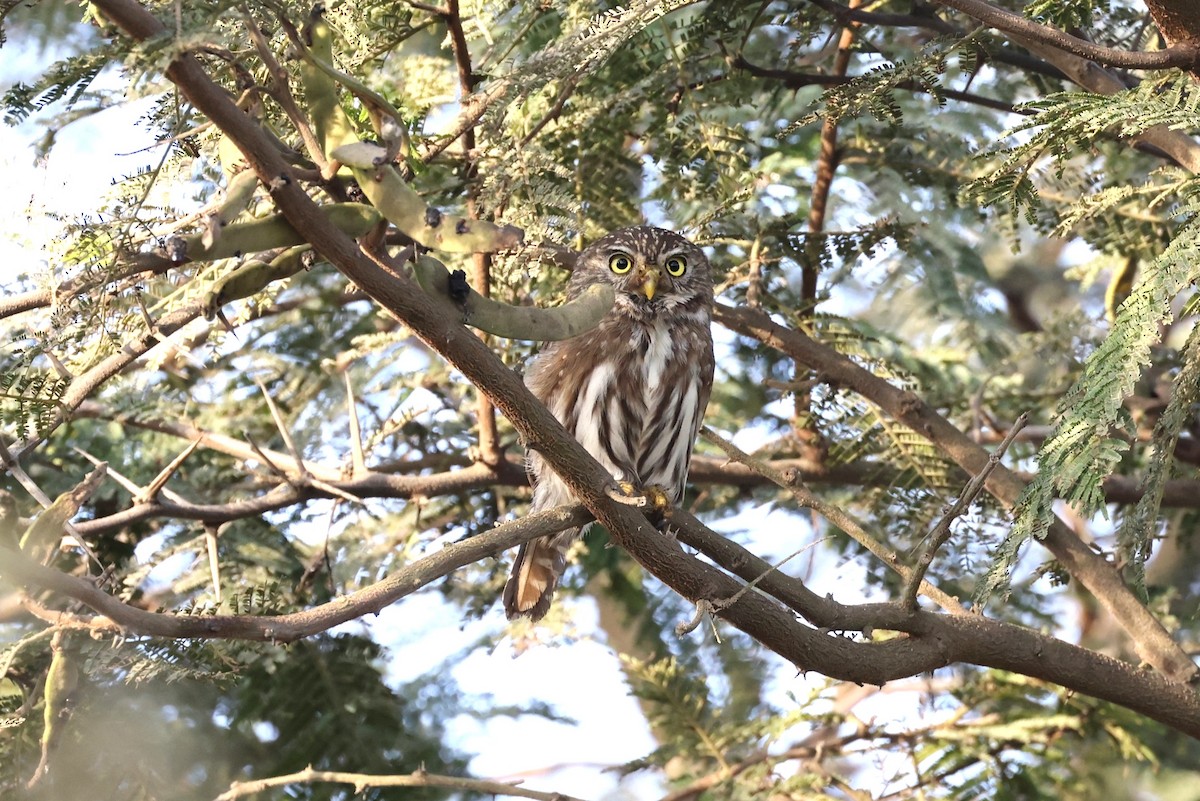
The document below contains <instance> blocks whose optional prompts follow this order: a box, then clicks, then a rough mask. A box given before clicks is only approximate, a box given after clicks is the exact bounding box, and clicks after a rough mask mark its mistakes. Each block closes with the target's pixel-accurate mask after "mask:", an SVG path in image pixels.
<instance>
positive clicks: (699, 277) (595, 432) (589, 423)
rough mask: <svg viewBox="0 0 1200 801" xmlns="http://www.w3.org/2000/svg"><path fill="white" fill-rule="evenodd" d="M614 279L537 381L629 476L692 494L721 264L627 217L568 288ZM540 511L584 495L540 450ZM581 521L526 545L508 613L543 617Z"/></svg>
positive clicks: (591, 446) (539, 365) (591, 252)
mask: <svg viewBox="0 0 1200 801" xmlns="http://www.w3.org/2000/svg"><path fill="white" fill-rule="evenodd" d="M597 283H607V284H611V285H612V286H613V288H614V289H615V290H616V298H617V299H616V303H615V304H614V305H613V308H612V310H611V311H610V312H609V313H608V314H607V315H606V316H605V317H604V319H603V320H601V321H600V324H599V325H598V326H597V327H596V328H594V329H592V330H591V331H588V332H587V333H584V334H580V335H579V336H577V337H574V338H573V339H568V340H564V341H562V342H554V343H551V344H550V345H548V346H547V347H546V348H544V349H543V350H542V352H541V353H540V354H539V355H538V357H537V358H536V359H535V360H534V362H533V364H532V365H531V366H530V368H529V371H528V373H527V374H526V377H525V383H526V384H527V385H528V386H529V389H530V390H531V391H532V392H533V394H534V395H536V396H537V397H538V398H539V399H540V400H541V401H542V402H543V403H545V404H546V407H547V408H549V409H550V411H551V412H552V413H553V414H554V416H555V417H557V418H558V420H559V421H560V422H561V423H562V424H563V426H564V427H566V429H567V431H570V432H571V433H572V434H574V435H575V438H576V439H577V440H579V442H580V443H582V444H583V446H584V447H585V448H586V449H587V450H588V452H589V453H591V454H592V456H594V457H595V458H596V460H597V461H599V462H600V464H602V465H604V467H605V468H606V469H607V470H608V472H609V473H611V474H612V476H613V478H614V479H615V480H616V481H617V482H622V483H625V484H627V485H632V487H634V488H637V489H657V490H660V491H661V493H662V494H663V495H664V496H665V499H666V500H667V501H669V502H671V503H677V502H678V501H679V500H680V498H682V497H683V486H684V483H685V482H686V481H687V472H688V463H689V460H690V458H691V453H692V445H693V444H694V443H695V440H696V434H697V432H698V431H699V430H700V422H701V420H702V419H703V417H704V409H705V406H707V405H708V396H709V392H710V391H711V390H712V379H713V344H712V332H711V329H710V320H711V317H712V302H713V288H712V274H711V269H710V267H709V264H708V259H707V258H705V256H704V252H703V251H701V250H700V248H698V247H696V246H695V245H693V244H692V243H691V242H689V241H687V240H686V239H684V238H683V237H682V236H680V235H679V234H676V233H673V232H671V231H666V230H663V229H662V228H652V227H650V226H638V227H635V228H623V229H621V230H619V231H613V232H612V233H610V234H608V235H607V236H604V237H601V238H600V239H598V240H597V241H595V242H593V243H592V244H591V245H590V246H588V247H587V248H585V249H584V250H583V251H582V252H581V253H580V254H579V257H578V259H577V260H576V264H575V270H574V273H573V274H572V275H571V280H570V282H569V283H568V284H567V297H568V299H571V298H574V297H577V296H578V295H579V294H580V293H581V292H583V291H584V290H585V289H587V288H588V287H590V286H592V285H593V284H597ZM528 466H529V474H530V477H531V479H532V481H533V504H532V506H531V508H530V511H531V512H537V511H541V510H544V509H552V508H554V507H555V506H560V505H562V504H566V503H571V502H572V500H573V499H572V495H571V492H570V490H568V489H567V486H566V485H565V484H564V483H563V481H562V479H560V478H559V477H558V476H557V475H556V474H555V473H554V471H553V470H552V469H551V468H550V467H549V465H547V464H546V463H545V461H544V460H543V459H542V458H541V456H539V455H538V454H537V453H531V454H530V455H529V459H528ZM579 531H580V530H579V529H570V530H568V531H562V532H559V533H558V534H554V535H551V536H548V537H543V538H541V539H537V540H533V541H532V542H529V543H526V544H525V545H522V546H521V549H520V551H519V552H518V553H517V559H516V562H515V563H514V564H513V570H512V576H511V578H509V580H508V584H507V585H506V586H505V588H504V609H505V612H506V613H507V614H508V617H510V618H514V617H517V616H520V615H528V616H530V617H531V618H533V619H534V620H537V619H539V618H541V617H542V616H543V615H545V614H546V610H547V609H549V608H550V600H551V598H552V597H553V595H554V588H555V586H556V585H557V584H558V581H559V578H560V577H561V576H562V572H563V569H564V568H565V566H566V552H567V548H568V547H569V546H570V545H571V543H572V542H573V541H574V540H575V538H576V537H578V536H579Z"/></svg>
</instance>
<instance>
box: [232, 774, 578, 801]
mask: <svg viewBox="0 0 1200 801" xmlns="http://www.w3.org/2000/svg"><path fill="white" fill-rule="evenodd" d="M319 783H332V784H352V785H354V794H355V795H358V794H359V793H361V792H362V791H363V790H365V789H366V788H368V787H444V788H446V789H449V790H460V791H463V792H469V793H482V794H484V795H490V796H512V797H514V798H532V799H534V801H580V799H578V798H576V797H575V796H573V795H566V794H564V793H558V792H548V793H547V792H541V791H539V790H526V789H525V788H523V787H520V786H518V785H515V784H509V783H508V782H498V781H488V780H487V779H467V778H461V777H458V776H439V775H437V774H434V773H426V772H425V771H417V772H416V773H409V774H407V775H393V776H388V775H381V774H375V773H345V772H342V771H332V770H313V769H312V767H311V766H309V767H307V768H305V769H304V770H301V771H297V772H295V773H289V774H287V775H285V776H272V777H271V778H269V779H254V780H252V781H246V782H234V783H233V784H232V785H231V786H230V788H229V789H228V790H226V791H225V792H223V793H221V794H220V795H219V796H217V797H216V798H215V799H214V800H213V801H234V799H236V798H243V797H245V796H248V795H255V794H256V793H261V792H263V791H265V790H270V789H271V788H273V787H286V786H288V785H289V784H319Z"/></svg>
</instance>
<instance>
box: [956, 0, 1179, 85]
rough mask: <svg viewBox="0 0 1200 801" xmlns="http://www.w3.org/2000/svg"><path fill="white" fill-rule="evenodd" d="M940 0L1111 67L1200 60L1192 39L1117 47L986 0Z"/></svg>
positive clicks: (1022, 35)
mask: <svg viewBox="0 0 1200 801" xmlns="http://www.w3.org/2000/svg"><path fill="white" fill-rule="evenodd" d="M936 2H937V3H938V4H939V5H943V6H948V7H950V8H953V9H956V10H958V11H961V12H963V13H964V14H967V15H968V16H971V17H974V18H975V19H977V20H979V21H980V22H982V23H983V24H984V25H987V26H988V27H989V28H995V29H996V30H998V31H1004V32H1005V33H1008V34H1011V35H1013V36H1014V37H1019V40H1022V41H1026V42H1034V43H1037V44H1039V45H1043V46H1045V47H1051V48H1054V49H1056V50H1059V51H1062V52H1065V53H1069V54H1071V55H1074V56H1077V57H1079V58H1085V59H1089V60H1091V61H1095V62H1096V63H1098V64H1104V65H1105V66H1109V67H1124V68H1126V69H1137V70H1165V69H1171V68H1173V67H1181V68H1183V69H1188V70H1190V69H1194V68H1195V67H1196V65H1197V63H1200V47H1197V46H1196V45H1195V44H1193V43H1191V42H1180V43H1178V44H1174V45H1171V46H1170V47H1168V48H1166V49H1165V50H1152V51H1145V52H1142V51H1132V52H1131V51H1129V50H1121V49H1119V48H1115V47H1104V46H1103V45H1098V44H1095V43H1093V42H1089V41H1087V40H1086V39H1080V38H1079V37H1077V36H1072V35H1071V34H1069V33H1066V32H1065V31H1060V30H1058V29H1057V28H1052V27H1050V26H1049V25H1043V24H1041V23H1039V22H1035V21H1034V20H1031V19H1029V18H1028V17H1025V16H1022V15H1021V14H1017V13H1015V12H1012V11H1009V10H1008V9H1005V8H1000V7H999V6H994V5H992V4H991V3H987V2H984V0H936Z"/></svg>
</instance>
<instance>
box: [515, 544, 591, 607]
mask: <svg viewBox="0 0 1200 801" xmlns="http://www.w3.org/2000/svg"><path fill="white" fill-rule="evenodd" d="M578 535H579V529H571V530H569V531H562V532H559V533H558V534H555V535H553V536H550V537H542V538H540V539H536V540H532V541H530V542H527V543H525V544H524V545H522V546H521V548H520V550H518V551H517V559H516V561H515V562H513V567H512V575H511V576H509V578H508V583H507V584H505V585H504V613H505V614H506V615H508V619H509V620H512V619H513V618H516V617H520V616H521V615H528V616H529V617H530V619H532V620H534V621H538V620H541V619H542V618H543V617H545V615H546V612H547V611H549V609H550V601H551V599H552V598H554V588H555V587H557V586H558V580H559V578H560V577H561V576H562V574H563V571H564V570H565V569H566V567H567V549H568V548H570V547H571V543H572V542H573V541H574V540H575V538H576V537H577V536H578Z"/></svg>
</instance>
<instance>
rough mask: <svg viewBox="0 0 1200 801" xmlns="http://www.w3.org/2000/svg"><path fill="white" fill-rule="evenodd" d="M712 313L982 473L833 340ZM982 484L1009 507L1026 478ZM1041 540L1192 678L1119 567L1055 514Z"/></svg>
mask: <svg viewBox="0 0 1200 801" xmlns="http://www.w3.org/2000/svg"><path fill="white" fill-rule="evenodd" d="M714 318H715V319H716V320H717V321H718V322H719V323H721V324H722V325H724V326H726V327H727V328H729V329H730V330H732V331H735V332H736V333H739V334H742V335H743V336H748V337H750V338H752V339H755V340H758V341H759V342H762V343H763V344H766V345H770V346H771V347H773V348H776V349H777V350H779V351H781V352H783V353H785V354H787V355H788V356H790V357H791V358H793V359H795V360H797V361H799V362H801V363H803V364H807V365H808V366H809V367H811V368H812V369H814V370H816V371H817V373H818V374H820V375H821V376H823V377H824V378H825V379H826V380H829V381H832V382H834V383H837V384H840V385H842V386H847V387H850V388H851V389H853V390H854V391H856V392H858V393H860V394H861V395H863V396H864V397H866V398H868V399H870V400H871V401H872V402H873V403H875V404H877V405H878V406H879V407H880V408H882V409H883V410H884V411H886V412H887V413H888V414H889V415H891V416H892V417H893V418H894V419H896V420H897V421H899V422H901V423H903V424H904V425H906V426H908V427H909V428H910V429H912V430H913V431H915V432H916V433H918V434H920V435H921V436H923V437H925V438H926V439H928V440H929V441H930V442H932V443H933V444H934V445H935V446H937V447H938V448H939V449H940V450H941V451H942V452H943V453H945V454H946V455H947V456H948V457H949V458H950V459H951V461H953V462H955V463H956V464H958V466H959V467H961V468H963V469H964V470H966V471H968V472H969V473H972V474H975V473H979V472H980V471H982V470H983V469H984V467H985V465H986V464H987V463H988V461H989V459H990V456H991V455H990V454H989V453H988V451H986V450H985V449H983V448H982V447H980V446H979V445H977V444H975V443H974V442H973V441H971V439H970V438H969V437H968V436H967V435H966V434H964V433H963V432H962V431H960V430H959V429H958V428H956V427H955V426H954V425H953V424H951V423H950V422H949V421H948V420H946V419H945V418H944V417H942V416H941V415H940V414H938V413H937V412H936V411H934V409H932V408H931V407H930V406H929V405H927V404H926V403H925V402H924V401H922V400H921V399H920V398H919V397H917V396H916V395H915V394H913V393H912V392H906V391H905V390H902V389H900V388H898V387H896V386H893V385H892V384H890V383H888V382H887V381H885V380H884V379H882V378H879V377H878V376H876V375H873V374H872V373H870V372H869V371H867V370H865V369H864V368H862V367H860V366H859V365H857V364H855V363H854V362H852V361H851V360H850V359H848V358H846V357H845V356H843V355H842V354H840V353H838V352H837V351H835V350H833V349H832V348H829V347H827V346H825V345H822V344H820V343H818V342H816V341H815V340H813V339H811V338H809V337H808V336H806V335H804V334H802V333H800V332H798V331H793V330H791V329H788V328H784V327H783V326H781V325H778V324H777V323H775V322H774V321H773V320H771V318H770V317H768V316H767V315H766V314H764V313H762V312H760V311H758V310H756V309H750V308H745V307H743V308H736V309H735V308H732V307H730V306H725V305H722V304H717V306H716V308H715V309H714ZM987 489H988V491H989V492H990V493H991V494H992V495H993V496H995V497H996V498H997V499H998V500H999V501H1000V502H1002V503H1004V504H1005V505H1006V506H1008V507H1010V508H1011V507H1013V506H1015V505H1016V503H1017V501H1018V500H1019V499H1020V497H1021V493H1022V492H1023V491H1024V489H1025V482H1024V481H1023V480H1022V479H1021V478H1020V477H1019V476H1017V475H1016V474H1015V473H1013V472H1012V471H1011V470H1009V469H1007V468H1006V467H1004V466H998V467H996V469H995V470H994V472H993V473H992V475H991V477H990V478H989V480H988V483H987ZM1042 544H1043V545H1045V546H1046V548H1047V549H1048V550H1049V551H1050V552H1051V553H1052V554H1054V557H1055V558H1056V559H1058V561H1059V562H1061V563H1062V565H1063V567H1064V568H1066V570H1067V572H1068V573H1070V575H1071V576H1073V577H1074V578H1075V579H1076V580H1078V581H1079V582H1080V583H1081V584H1083V586H1085V587H1087V589H1088V590H1089V591H1090V592H1091V593H1092V595H1094V596H1095V597H1096V600H1097V601H1099V602H1100V604H1101V605H1102V606H1104V608H1105V609H1107V610H1108V611H1109V613H1110V614H1112V616H1113V618H1114V619H1115V620H1116V621H1117V622H1118V623H1119V624H1120V625H1121V627H1122V628H1123V629H1125V631H1126V632H1127V633H1128V634H1129V637H1130V639H1131V640H1132V641H1133V643H1134V647H1135V648H1136V650H1137V652H1138V655H1139V656H1140V657H1141V658H1142V659H1144V660H1145V661H1146V662H1148V663H1149V664H1151V665H1153V666H1154V667H1155V668H1156V669H1157V670H1159V671H1161V672H1162V673H1163V675H1164V676H1167V677H1168V678H1171V679H1172V680H1175V681H1190V680H1192V679H1193V678H1194V677H1195V676H1196V674H1197V668H1196V665H1195V663H1193V662H1192V659H1191V657H1189V656H1188V655H1187V654H1186V653H1184V651H1183V649H1181V648H1180V647H1179V645H1178V644H1177V643H1176V642H1175V641H1174V640H1172V639H1171V635H1170V634H1168V633H1167V630H1166V629H1165V628H1163V625H1162V623H1161V622H1159V620H1158V618H1156V617H1155V616H1154V615H1153V614H1152V613H1151V612H1150V610H1148V609H1147V608H1146V607H1145V606H1144V605H1143V604H1142V603H1141V601H1139V600H1138V598H1137V597H1136V596H1135V595H1134V594H1133V593H1132V592H1131V591H1130V589H1129V588H1128V587H1127V586H1125V582H1124V581H1123V580H1122V579H1121V576H1120V574H1118V573H1117V571H1116V569H1115V568H1114V567H1113V566H1112V565H1111V564H1109V563H1108V562H1107V561H1106V560H1105V559H1104V557H1103V556H1102V555H1100V554H1097V553H1096V552H1095V551H1093V550H1092V549H1091V548H1089V547H1088V546H1087V545H1086V544H1084V543H1083V542H1082V541H1081V540H1080V539H1079V538H1078V537H1077V536H1076V535H1075V533H1074V532H1073V531H1071V529H1070V528H1069V527H1068V526H1067V525H1066V524H1064V523H1062V522H1061V521H1059V520H1055V521H1054V522H1053V523H1052V524H1051V526H1050V528H1049V531H1048V533H1047V535H1046V537H1045V539H1044V540H1042Z"/></svg>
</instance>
